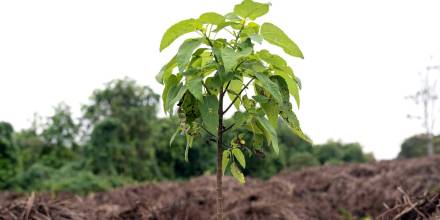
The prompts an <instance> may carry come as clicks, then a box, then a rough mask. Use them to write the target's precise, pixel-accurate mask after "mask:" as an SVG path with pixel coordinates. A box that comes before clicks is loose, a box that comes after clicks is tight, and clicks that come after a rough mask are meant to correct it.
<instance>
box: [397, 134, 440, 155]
mask: <svg viewBox="0 0 440 220" xmlns="http://www.w3.org/2000/svg"><path fill="white" fill-rule="evenodd" d="M428 141H429V136H428V135H426V134H419V135H414V136H412V137H409V138H407V139H406V140H405V141H404V142H403V143H402V145H401V146H400V152H399V156H398V158H401V159H404V158H414V157H422V156H426V155H427V153H428V150H427V148H426V145H427V144H428ZM433 146H434V148H433V149H434V153H435V154H440V136H434V137H433Z"/></svg>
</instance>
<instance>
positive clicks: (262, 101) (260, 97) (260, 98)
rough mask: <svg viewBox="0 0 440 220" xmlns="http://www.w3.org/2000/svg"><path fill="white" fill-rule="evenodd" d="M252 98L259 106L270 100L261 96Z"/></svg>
mask: <svg viewBox="0 0 440 220" xmlns="http://www.w3.org/2000/svg"><path fill="white" fill-rule="evenodd" d="M252 98H253V99H254V100H255V101H257V102H258V103H260V104H265V103H268V102H269V101H270V98H268V97H266V96H263V95H256V96H252Z"/></svg>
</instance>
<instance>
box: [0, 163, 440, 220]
mask: <svg viewBox="0 0 440 220" xmlns="http://www.w3.org/2000/svg"><path fill="white" fill-rule="evenodd" d="M224 187H225V188H224V196H225V212H226V213H225V216H226V218H227V219H237V220H238V219H240V220H241V219H264V220H266V219H269V220H270V219H280V220H281V219H292V220H293V219H300V220H303V219H325V220H333V219H361V218H363V217H366V216H369V217H371V219H376V218H377V219H384V220H385V219H405V220H406V219H424V218H432V219H436V218H439V216H440V215H439V213H440V212H439V211H438V210H439V208H440V194H439V193H438V192H439V191H438V190H439V189H440V157H432V158H420V159H412V160H399V161H382V162H377V163H374V164H353V165H346V166H323V167H318V168H312V169H306V170H303V171H299V172H283V173H281V174H279V175H277V176H275V177H273V178H271V179H270V180H268V181H258V180H255V179H250V178H248V179H247V183H246V184H245V185H240V184H239V183H237V182H236V181H234V180H233V179H231V178H225V182H224ZM215 201H216V200H215V177H213V176H205V177H198V178H194V179H191V180H190V181H188V182H183V183H173V182H161V183H151V184H145V185H141V186H132V187H125V188H120V189H115V190H113V191H111V192H103V193H95V194H92V195H89V196H87V197H78V196H75V195H67V194H63V195H58V196H53V195H48V194H35V195H34V194H32V195H19V194H14V193H6V192H5V193H0V220H15V219H20V220H21V219H34V220H48V219H55V220H68V219H69V220H70V219H72V220H77V219H78V220H80V219H81V220H82V219H86V220H89V219H90V220H91V219H112V220H122V219H128V220H130V219H151V220H154V219H158V220H161V219H188V220H189V219H191V220H192V219H203V220H204V219H214V217H215Z"/></svg>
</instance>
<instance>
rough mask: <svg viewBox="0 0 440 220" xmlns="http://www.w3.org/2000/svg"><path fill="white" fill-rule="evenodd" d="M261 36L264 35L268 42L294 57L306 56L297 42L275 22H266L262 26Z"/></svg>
mask: <svg viewBox="0 0 440 220" xmlns="http://www.w3.org/2000/svg"><path fill="white" fill-rule="evenodd" d="M261 36H263V38H264V39H265V40H266V41H267V42H269V43H271V44H273V45H275V46H279V47H281V48H282V49H283V50H284V52H286V53H287V54H289V55H291V56H294V57H300V58H304V56H303V54H302V52H301V50H300V49H299V47H298V46H297V45H296V43H295V42H293V41H292V40H291V39H290V38H289V37H288V36H287V35H286V34H285V33H284V32H283V31H282V30H281V29H280V28H279V27H277V26H275V25H274V24H271V23H264V24H263V25H262V26H261Z"/></svg>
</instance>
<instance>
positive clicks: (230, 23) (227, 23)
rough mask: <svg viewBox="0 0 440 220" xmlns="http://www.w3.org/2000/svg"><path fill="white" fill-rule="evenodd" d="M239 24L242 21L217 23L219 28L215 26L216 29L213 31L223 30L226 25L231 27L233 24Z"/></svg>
mask: <svg viewBox="0 0 440 220" xmlns="http://www.w3.org/2000/svg"><path fill="white" fill-rule="evenodd" d="M239 24H240V23H237V22H233V21H227V22H223V23H221V24H219V25H217V28H215V30H213V32H219V31H221V30H222V29H223V28H225V27H229V26H231V25H239Z"/></svg>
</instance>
